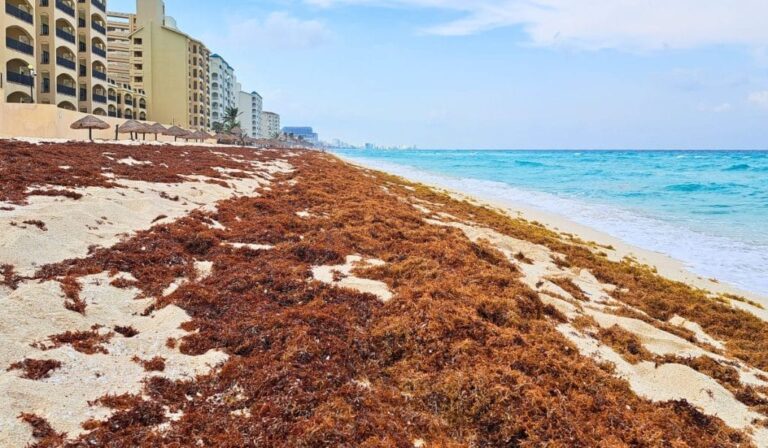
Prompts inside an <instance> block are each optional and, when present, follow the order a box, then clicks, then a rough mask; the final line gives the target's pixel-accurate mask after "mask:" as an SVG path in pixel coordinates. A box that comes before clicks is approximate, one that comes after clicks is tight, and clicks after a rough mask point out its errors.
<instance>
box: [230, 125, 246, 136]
mask: <svg viewBox="0 0 768 448" xmlns="http://www.w3.org/2000/svg"><path fill="white" fill-rule="evenodd" d="M229 133H230V134H233V135H237V136H238V137H239V136H241V135H243V129H242V128H241V127H240V126H235V127H234V128H232V129H230V130H229Z"/></svg>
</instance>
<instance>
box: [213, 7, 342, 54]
mask: <svg viewBox="0 0 768 448" xmlns="http://www.w3.org/2000/svg"><path fill="white" fill-rule="evenodd" d="M330 36H331V32H330V31H329V30H328V28H327V26H326V25H325V24H324V23H323V22H321V21H318V20H302V19H298V18H296V17H293V16H290V15H288V14H286V13H283V12H273V13H271V14H270V15H268V16H267V17H266V18H265V19H264V20H260V19H256V18H250V19H246V20H243V21H240V22H235V23H233V24H231V25H230V26H229V28H228V29H227V31H226V34H225V35H223V36H221V37H218V38H217V37H214V40H219V41H221V40H223V41H225V43H227V44H236V45H238V46H240V48H248V47H250V46H267V47H274V48H306V47H312V46H315V45H318V44H321V43H323V42H325V41H326V40H328V39H329V38H330Z"/></svg>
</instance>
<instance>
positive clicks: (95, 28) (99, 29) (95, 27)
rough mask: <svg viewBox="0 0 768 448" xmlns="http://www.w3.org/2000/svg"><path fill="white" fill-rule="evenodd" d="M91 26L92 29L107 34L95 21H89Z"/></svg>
mask: <svg viewBox="0 0 768 448" xmlns="http://www.w3.org/2000/svg"><path fill="white" fill-rule="evenodd" d="M91 27H93V29H94V30H96V31H98V32H100V33H101V34H107V29H106V28H104V27H103V26H101V25H99V24H98V23H96V22H91Z"/></svg>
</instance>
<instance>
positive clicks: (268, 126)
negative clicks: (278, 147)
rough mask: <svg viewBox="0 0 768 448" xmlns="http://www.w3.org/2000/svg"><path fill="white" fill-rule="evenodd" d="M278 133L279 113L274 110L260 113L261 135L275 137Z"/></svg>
mask: <svg viewBox="0 0 768 448" xmlns="http://www.w3.org/2000/svg"><path fill="white" fill-rule="evenodd" d="M278 135H280V115H278V114H276V113H274V112H267V111H263V112H262V113H261V137H262V138H277V136H278Z"/></svg>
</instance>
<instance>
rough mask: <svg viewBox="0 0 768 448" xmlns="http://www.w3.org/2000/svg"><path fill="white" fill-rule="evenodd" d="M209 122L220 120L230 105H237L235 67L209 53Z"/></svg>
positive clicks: (237, 91) (218, 56)
mask: <svg viewBox="0 0 768 448" xmlns="http://www.w3.org/2000/svg"><path fill="white" fill-rule="evenodd" d="M210 70H211V73H210V79H211V123H217V122H219V123H220V122H222V121H223V120H224V114H225V113H226V111H227V109H228V108H230V107H235V108H237V107H239V103H238V101H239V96H238V93H239V89H238V88H237V86H238V84H237V79H236V78H235V69H234V68H232V66H231V65H229V64H228V63H227V61H226V60H224V58H223V57H221V56H220V55H218V54H214V55H211V61H210Z"/></svg>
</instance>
